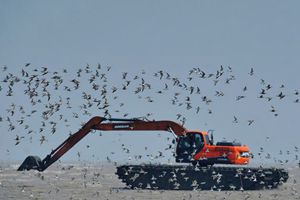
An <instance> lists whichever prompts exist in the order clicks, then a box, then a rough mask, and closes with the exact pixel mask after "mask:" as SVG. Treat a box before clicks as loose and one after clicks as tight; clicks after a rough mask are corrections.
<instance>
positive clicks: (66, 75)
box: [0, 63, 299, 160]
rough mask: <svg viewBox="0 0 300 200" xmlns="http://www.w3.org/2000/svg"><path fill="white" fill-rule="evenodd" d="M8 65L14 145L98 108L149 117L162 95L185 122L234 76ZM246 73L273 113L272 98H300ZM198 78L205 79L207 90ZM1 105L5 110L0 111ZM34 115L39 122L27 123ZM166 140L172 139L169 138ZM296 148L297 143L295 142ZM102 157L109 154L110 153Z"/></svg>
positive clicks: (225, 71)
mask: <svg viewBox="0 0 300 200" xmlns="http://www.w3.org/2000/svg"><path fill="white" fill-rule="evenodd" d="M12 71H16V70H15V69H14V70H11V69H10V68H9V67H7V66H3V67H2V69H1V76H0V78H1V80H0V81H1V85H0V94H1V96H2V97H3V100H4V101H5V102H6V104H7V107H6V108H3V110H2V114H1V115H0V127H3V129H4V128H6V127H7V130H8V131H9V132H12V133H14V134H12V135H15V137H14V139H15V145H19V144H20V143H21V142H22V141H23V140H25V139H28V138H29V140H30V141H31V142H32V140H33V139H35V137H39V142H40V144H43V143H44V142H46V141H47V137H50V136H51V135H47V134H48V133H51V134H55V133H56V132H57V130H65V128H67V129H69V132H70V134H72V131H71V130H74V128H78V127H70V126H71V125H70V124H71V123H73V122H74V121H80V123H81V125H83V124H84V123H85V121H82V120H88V118H89V117H92V116H94V115H101V113H102V115H103V116H104V117H107V118H111V117H112V116H119V117H123V118H132V117H140V118H142V119H145V120H152V119H154V118H155V116H157V115H159V111H158V110H157V111H154V110H153V109H151V107H150V106H149V108H150V109H149V108H148V106H147V105H151V104H155V103H156V104H160V102H164V101H166V102H167V103H168V102H169V103H168V104H169V105H172V106H174V107H175V108H174V110H178V113H177V114H176V115H174V116H170V119H174V120H175V121H180V122H181V123H182V124H183V125H184V124H185V123H186V121H187V119H188V118H189V115H194V114H196V115H199V114H204V115H207V114H209V115H212V114H213V113H214V112H217V111H215V110H214V109H213V108H214V107H213V104H214V102H217V101H218V100H219V99H221V98H222V97H224V96H226V92H225V90H223V89H224V87H227V86H228V87H229V86H230V85H232V82H234V81H235V80H236V79H237V78H236V75H235V74H234V70H233V69H232V67H230V66H228V67H223V66H222V65H221V66H220V67H219V68H218V69H217V70H216V71H215V72H214V73H208V72H206V71H204V70H202V69H200V68H198V67H195V68H192V69H190V70H187V71H186V76H182V74H181V75H180V76H175V75H173V74H172V73H171V72H167V71H164V70H158V71H156V72H154V73H150V74H149V73H148V72H146V71H145V70H142V71H141V72H137V73H130V72H121V73H120V72H119V74H117V73H116V72H115V71H114V69H113V68H112V67H110V66H105V67H104V66H101V65H100V64H98V65H97V66H91V65H89V64H87V65H86V66H84V67H81V68H79V69H77V70H74V69H73V68H70V69H68V68H66V69H61V71H51V69H50V68H47V67H41V68H36V67H34V66H33V65H32V64H31V63H26V64H25V65H24V66H23V67H22V68H21V69H19V70H17V72H15V73H13V72H12ZM247 76H249V78H253V80H255V81H259V86H260V89H259V90H258V92H257V96H256V97H255V99H258V100H262V101H265V102H268V103H269V104H268V106H269V108H267V109H266V110H269V112H270V113H271V114H273V115H274V117H277V116H278V115H279V111H278V108H277V107H276V106H275V105H274V104H273V103H272V102H273V101H274V99H277V100H285V99H287V97H289V101H290V103H294V104H298V103H299V91H298V90H297V89H292V90H290V91H289V92H288V91H287V90H286V88H285V85H280V86H279V87H278V88H276V90H275V89H274V90H273V91H272V89H273V88H275V86H273V85H271V83H268V82H267V81H266V80H264V79H261V78H258V76H257V75H256V74H255V71H254V69H253V68H251V69H250V70H249V72H248V74H247ZM199 83H203V84H204V85H206V86H207V85H210V87H209V89H208V90H209V91H210V92H207V91H206V90H207V88H203V87H202V86H200V85H199ZM218 86H219V87H218ZM222 88H223V89H222ZM248 90H249V86H247V85H244V86H241V88H240V92H239V94H238V95H236V96H234V97H230V98H232V100H233V101H237V102H239V101H243V100H244V99H246V98H247V97H248V96H247V95H248V94H247V91H248ZM211 91H214V92H213V93H212V92H211ZM274 91H279V92H278V93H274ZM132 99H135V100H137V101H139V102H142V103H143V104H145V106H144V107H143V109H144V110H140V109H136V110H132V105H129V104H130V101H132ZM199 100H200V101H199ZM8 102H11V103H8ZM130 106H131V107H130ZM4 109H5V111H6V112H3V111H4ZM135 113H137V114H135ZM137 115H138V116H137ZM231 117H232V120H231V122H232V123H233V124H237V123H241V122H244V123H245V124H246V125H248V126H252V125H253V124H255V120H254V119H247V120H243V119H240V118H239V117H238V116H237V115H235V114H232V116H231ZM33 119H34V120H33ZM33 121H37V122H38V123H39V124H36V123H32V122H33ZM63 126H65V127H63ZM36 134H38V136H36ZM100 134H101V133H100ZM168 140H170V141H171V139H170V138H168ZM87 148H89V145H87ZM122 149H123V151H124V152H126V153H129V152H130V151H129V149H128V148H127V147H125V146H124V144H123V145H122ZM145 149H146V148H145ZM296 150H298V147H295V151H296ZM7 151H9V149H7ZM262 152H263V149H261V151H260V152H259V154H261V153H262ZM79 155H80V154H79ZM158 155H159V156H154V157H156V158H159V157H162V156H163V155H162V152H158ZM136 157H137V158H139V156H136ZM149 157H150V155H149ZM107 159H108V160H110V159H109V157H107Z"/></svg>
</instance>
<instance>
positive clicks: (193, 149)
mask: <svg viewBox="0 0 300 200" xmlns="http://www.w3.org/2000/svg"><path fill="white" fill-rule="evenodd" d="M205 142H206V140H205V139H204V136H203V134H201V132H190V133H187V134H186V135H183V136H180V137H178V140H177V148H176V162H179V163H191V162H193V161H195V160H194V158H193V155H195V154H197V153H199V152H200V151H201V150H202V149H203V147H204V146H205Z"/></svg>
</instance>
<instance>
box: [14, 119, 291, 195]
mask: <svg viewBox="0 0 300 200" xmlns="http://www.w3.org/2000/svg"><path fill="white" fill-rule="evenodd" d="M92 130H101V131H168V132H172V133H173V134H174V135H175V137H176V142H177V147H176V155H175V159H176V162H178V163H192V165H182V164H179V165H122V166H118V167H117V172H116V174H117V175H118V176H119V178H120V179H121V180H122V181H123V182H125V183H126V184H127V185H128V186H129V187H131V188H148V189H185V190H190V189H216V188H218V189H235V188H243V189H258V188H262V187H271V188H274V187H277V186H278V185H279V184H281V183H283V182H285V181H286V180H287V178H288V174H287V171H285V170H283V169H275V168H264V169H263V168H245V167H240V166H241V165H246V164H248V163H249V160H250V158H251V154H250V153H249V148H248V147H247V146H244V145H243V146H242V145H240V144H239V143H235V142H218V143H216V144H214V142H213V137H212V135H211V138H210V137H209V134H208V133H207V132H202V131H189V130H187V129H186V128H184V127H183V126H182V125H180V124H178V123H176V122H173V121H145V120H141V119H116V118H110V119H106V118H104V117H99V116H98V117H93V118H92V119H90V120H89V121H88V122H87V123H86V124H85V125H84V126H83V127H82V128H81V129H80V130H79V131H78V132H76V133H75V134H73V135H71V136H70V137H69V138H67V139H66V140H65V141H64V142H63V143H62V144H60V145H59V146H58V147H57V148H56V149H54V150H52V152H51V153H50V154H49V155H47V156H46V157H45V158H44V159H43V160H41V159H40V158H39V157H38V156H28V157H27V158H26V159H25V160H24V162H23V163H22V164H21V166H20V167H19V168H18V171H23V170H30V169H36V170H38V171H44V170H45V169H47V168H48V167H49V166H50V165H52V164H53V163H54V162H55V161H57V160H58V159H59V158H60V157H62V156H63V155H64V154H65V153H66V152H67V151H68V150H70V149H71V148H72V147H73V146H74V145H75V144H76V143H77V142H79V141H80V140H81V139H82V138H83V137H85V136H86V135H87V134H88V133H89V132H91V131H92ZM214 164H231V165H234V166H239V167H234V166H233V167H212V165H214ZM216 174H217V175H218V176H219V177H218V178H216ZM174 176H175V180H174ZM234 177H235V178H234ZM236 177H238V178H237V179H236ZM262 177H263V178H262ZM221 178H222V180H221ZM200 183H202V184H200Z"/></svg>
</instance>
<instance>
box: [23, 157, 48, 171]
mask: <svg viewBox="0 0 300 200" xmlns="http://www.w3.org/2000/svg"><path fill="white" fill-rule="evenodd" d="M42 166H43V163H42V160H41V158H40V157H38V156H28V157H27V158H26V159H25V160H24V161H23V163H22V164H21V165H20V167H19V168H18V171H24V170H31V169H35V170H38V171H40V170H41V169H42Z"/></svg>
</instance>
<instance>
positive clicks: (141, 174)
mask: <svg viewBox="0 0 300 200" xmlns="http://www.w3.org/2000/svg"><path fill="white" fill-rule="evenodd" d="M116 174H117V175H118V176H119V179H121V180H122V181H123V182H124V183H126V185H127V186H129V187H130V188H132V189H136V188H141V189H157V190H260V189H272V188H277V187H278V185H281V184H282V183H284V182H286V181H287V179H288V173H287V171H286V170H284V169H276V168H246V167H209V168H195V167H193V166H182V165H175V166H172V165H123V166H118V167H117V172H116Z"/></svg>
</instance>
